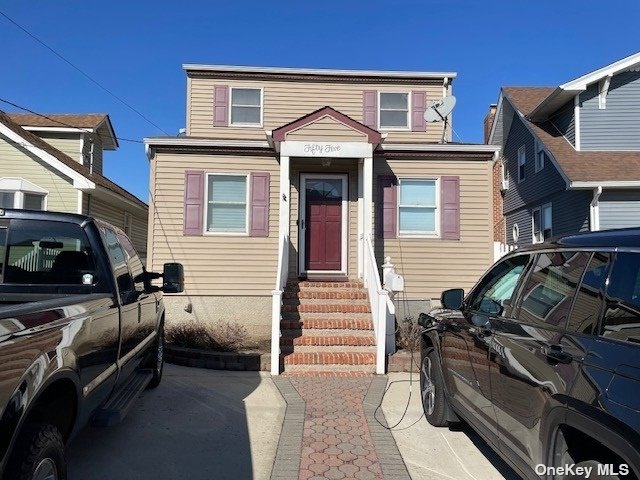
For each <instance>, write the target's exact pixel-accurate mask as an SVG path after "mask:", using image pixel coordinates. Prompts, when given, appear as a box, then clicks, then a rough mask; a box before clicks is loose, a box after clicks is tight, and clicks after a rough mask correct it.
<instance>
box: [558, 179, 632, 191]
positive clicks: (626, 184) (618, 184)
mask: <svg viewBox="0 0 640 480" xmlns="http://www.w3.org/2000/svg"><path fill="white" fill-rule="evenodd" d="M598 187H600V188H640V180H611V181H604V182H580V181H578V182H571V183H570V184H569V188H575V189H578V188H589V189H591V188H598Z"/></svg>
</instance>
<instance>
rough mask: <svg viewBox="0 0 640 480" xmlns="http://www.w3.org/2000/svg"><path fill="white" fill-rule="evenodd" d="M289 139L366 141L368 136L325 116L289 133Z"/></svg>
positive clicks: (305, 140)
mask: <svg viewBox="0 0 640 480" xmlns="http://www.w3.org/2000/svg"><path fill="white" fill-rule="evenodd" d="M287 140H299V141H304V142H308V141H325V142H366V141H367V138H366V136H365V135H364V134H363V133H361V132H358V131H356V130H354V129H353V128H351V127H348V126H346V125H344V124H343V123H340V122H338V121H337V120H335V119H333V118H331V117H324V118H320V119H318V120H316V121H315V122H313V123H311V124H309V125H305V126H304V127H301V128H299V129H297V130H294V131H292V132H289V133H288V134H287Z"/></svg>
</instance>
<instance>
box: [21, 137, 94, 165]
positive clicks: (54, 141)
mask: <svg viewBox="0 0 640 480" xmlns="http://www.w3.org/2000/svg"><path fill="white" fill-rule="evenodd" d="M31 133H33V134H35V135H37V136H39V137H40V138H42V139H43V140H44V141H46V142H47V143H48V144H49V145H51V146H52V147H55V148H57V149H58V150H60V151H61V152H62V153H65V154H67V155H68V156H70V157H71V158H73V159H74V160H75V161H76V162H78V163H82V153H81V141H80V134H79V133H64V132H39V131H34V132H31Z"/></svg>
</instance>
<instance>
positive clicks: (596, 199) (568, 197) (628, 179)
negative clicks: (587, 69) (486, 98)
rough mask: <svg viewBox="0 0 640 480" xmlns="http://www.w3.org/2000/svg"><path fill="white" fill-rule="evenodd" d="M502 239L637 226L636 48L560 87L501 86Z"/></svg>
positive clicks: (639, 96) (639, 121) (493, 136)
mask: <svg viewBox="0 0 640 480" xmlns="http://www.w3.org/2000/svg"><path fill="white" fill-rule="evenodd" d="M488 143H490V144H494V145H500V146H501V147H502V162H503V170H502V171H503V174H502V175H503V179H502V182H501V183H500V184H499V185H498V187H497V188H500V189H501V190H502V195H503V198H504V202H503V204H504V208H503V213H504V217H505V240H506V243H509V244H515V245H527V244H530V243H537V242H542V241H544V240H546V239H548V238H550V237H552V236H559V235H566V234H570V233H575V232H580V231H588V230H605V229H610V228H625V227H637V226H640V53H636V54H634V55H631V56H630V57H627V58H624V59H622V60H620V61H617V62H615V63H613V64H611V65H608V66H606V67H603V68H601V69H599V70H596V71H595V72H592V73H589V74H587V75H584V76H582V77H580V78H577V79H575V80H573V81H570V82H568V83H565V84H563V85H560V86H559V87H555V88H554V87H551V88H541V87H503V88H502V90H501V92H500V98H499V100H498V107H497V112H496V115H495V120H494V121H493V125H492V127H491V130H490V134H489V139H488Z"/></svg>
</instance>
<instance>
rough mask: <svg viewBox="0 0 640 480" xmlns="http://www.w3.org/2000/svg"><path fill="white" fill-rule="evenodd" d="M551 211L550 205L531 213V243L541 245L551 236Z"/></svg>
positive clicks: (535, 209) (537, 208)
mask: <svg viewBox="0 0 640 480" xmlns="http://www.w3.org/2000/svg"><path fill="white" fill-rule="evenodd" d="M552 225H553V210H552V207H551V204H550V203H547V204H546V205H543V206H541V207H536V208H534V209H533V210H532V211H531V226H532V231H533V243H542V242H544V241H546V240H549V239H550V238H551V236H552V235H553V229H552Z"/></svg>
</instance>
